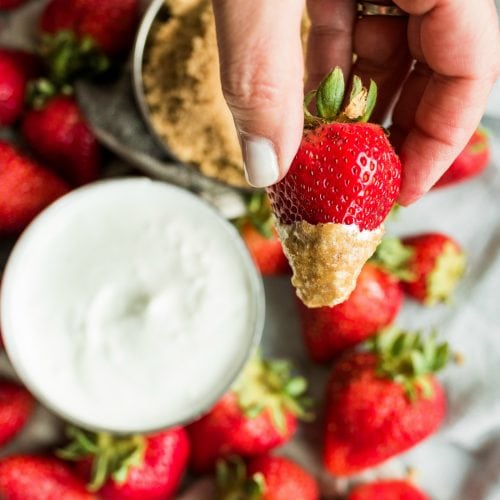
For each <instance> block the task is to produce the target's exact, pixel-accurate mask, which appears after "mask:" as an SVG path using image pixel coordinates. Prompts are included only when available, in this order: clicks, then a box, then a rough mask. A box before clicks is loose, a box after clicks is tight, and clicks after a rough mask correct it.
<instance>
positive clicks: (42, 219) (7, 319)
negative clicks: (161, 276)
mask: <svg viewBox="0 0 500 500" xmlns="http://www.w3.org/2000/svg"><path fill="white" fill-rule="evenodd" d="M123 182H155V181H150V180H147V179H144V178H142V179H137V178H130V179H128V178H125V179H120V180H104V181H98V182H96V183H92V184H90V185H87V186H85V187H82V188H79V189H77V190H75V191H72V192H71V193H69V194H67V195H66V196H64V197H62V198H61V199H60V200H58V201H56V202H55V203H54V204H52V205H51V206H50V207H49V208H47V209H46V210H44V211H43V212H42V213H41V214H40V215H39V216H38V217H37V218H36V219H35V220H34V221H33V222H32V223H31V224H30V226H29V227H28V228H27V229H26V230H25V232H24V233H23V234H22V236H21V237H20V239H19V240H18V242H17V243H16V245H15V247H14V249H13V251H12V253H11V255H10V258H9V260H8V262H7V266H6V269H5V273H4V276H3V282H2V295H1V301H0V306H1V313H2V315H1V320H2V334H3V340H4V344H5V348H6V351H7V354H8V356H9V359H10V360H11V362H12V365H13V366H14V369H15V370H16V372H17V374H18V376H19V377H20V378H21V379H22V381H23V383H24V384H25V385H26V386H27V387H28V388H29V390H30V391H31V392H32V393H33V394H34V396H35V397H36V398H37V399H38V400H40V401H41V402H42V403H43V404H44V405H45V406H46V407H47V408H49V409H50V410H52V411H53V412H54V413H55V414H57V415H59V416H60V417H61V418H63V419H64V420H67V421H69V422H71V423H73V424H75V425H77V426H79V427H83V428H86V429H89V430H92V431H96V432H111V433H118V434H134V433H152V432H158V431H161V430H165V429H167V428H171V427H175V426H179V425H185V424H187V423H189V422H192V421H194V420H196V419H197V418H199V417H200V416H201V415H203V414H204V413H206V412H207V411H208V410H209V409H210V408H211V407H212V406H213V405H214V404H215V403H216V402H217V401H218V400H219V399H220V398H221V396H223V395H224V394H225V393H226V392H227V391H228V389H229V388H230V387H231V385H232V384H233V382H234V381H235V379H236V378H237V376H238V375H239V373H240V372H241V370H242V368H243V366H244V365H245V363H246V362H247V361H248V359H249V357H250V356H251V355H252V354H253V353H254V352H255V350H256V349H257V347H258V345H259V344H260V340H261V336H262V331H263V328H264V318H265V295H264V287H263V282H262V278H261V275H260V273H259V272H258V270H257V269H256V267H255V265H254V263H253V261H252V258H251V256H250V254H249V253H248V251H247V249H246V247H245V245H244V243H243V241H242V239H241V237H240V236H239V233H238V232H237V230H236V229H235V228H234V226H233V225H232V224H230V223H229V222H227V220H225V219H224V218H223V217H222V216H221V215H220V214H219V212H218V211H217V210H215V209H214V208H213V207H212V206H211V205H210V204H208V203H206V202H204V201H203V200H200V198H199V197H196V196H195V195H192V194H190V193H188V192H187V191H185V190H182V192H183V193H184V195H185V196H192V197H193V198H194V199H195V200H196V202H197V203H202V204H204V205H205V206H206V209H207V210H209V211H210V212H212V214H213V215H214V216H215V217H216V218H218V219H219V221H220V223H221V225H222V227H224V228H225V231H227V232H228V234H229V235H230V238H231V239H232V240H233V241H234V245H235V248H236V249H237V251H238V253H239V254H240V255H241V261H242V265H243V266H244V267H245V269H246V273H247V276H248V281H249V283H250V288H251V290H250V292H251V301H252V308H253V312H252V318H253V319H252V322H251V325H249V333H248V336H247V339H246V344H245V345H242V346H241V349H242V351H241V353H239V355H238V358H239V361H238V363H236V364H235V367H234V369H233V370H232V371H231V372H228V373H227V380H226V382H225V383H224V384H222V385H221V386H219V387H214V388H213V393H212V394H210V395H209V396H208V397H206V398H205V401H206V402H205V404H204V405H203V406H200V407H198V408H196V407H194V408H193V413H192V415H190V416H189V417H188V418H187V419H182V420H173V421H171V422H165V425H164V426H162V427H161V428H130V429H127V430H120V431H119V432H116V431H115V430H114V429H110V428H104V427H99V426H93V425H88V424H87V423H86V422H84V421H82V420H79V419H78V418H75V417H72V416H70V415H68V414H67V413H66V412H65V411H64V410H61V408H60V407H59V406H58V405H57V404H54V403H53V402H50V401H49V398H47V397H46V395H45V394H44V393H43V392H41V391H40V390H39V389H38V388H37V387H36V384H34V383H33V378H32V375H31V374H30V373H28V371H27V370H26V369H25V366H26V364H25V363H24V362H23V360H22V356H21V355H20V353H19V351H18V349H17V346H16V344H15V341H14V340H13V339H14V338H15V335H16V327H15V324H14V321H12V319H11V315H10V312H9V311H10V303H11V299H10V295H11V287H12V285H13V283H14V281H15V280H16V269H17V268H18V266H20V265H21V260H22V258H26V257H25V256H24V257H22V254H23V253H24V252H25V251H26V249H27V248H28V247H29V245H30V241H31V234H32V233H34V232H35V231H38V230H39V227H41V226H42V225H43V226H45V225H46V224H47V222H48V221H49V220H50V218H51V216H52V214H53V213H55V212H56V211H60V210H64V206H65V205H66V204H67V202H68V201H69V199H70V198H71V197H72V196H74V195H75V193H77V194H78V196H81V193H82V192H84V191H86V190H91V189H93V188H95V187H96V186H97V185H99V186H102V185H103V184H108V185H112V184H117V183H123ZM162 186H163V188H164V189H166V190H181V188H178V187H176V186H169V185H167V184H162Z"/></svg>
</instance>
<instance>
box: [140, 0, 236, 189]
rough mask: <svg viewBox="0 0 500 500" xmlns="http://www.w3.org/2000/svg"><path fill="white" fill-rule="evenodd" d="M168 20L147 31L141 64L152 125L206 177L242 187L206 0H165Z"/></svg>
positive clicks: (233, 135) (173, 150)
mask: <svg viewBox="0 0 500 500" xmlns="http://www.w3.org/2000/svg"><path fill="white" fill-rule="evenodd" d="M167 5H168V7H169V9H170V11H171V15H172V16H171V18H170V19H169V20H168V21H167V22H166V23H162V24H157V25H156V26H155V28H154V30H153V32H152V33H151V35H150V36H151V38H150V45H149V48H148V50H147V55H146V62H145V67H144V87H145V93H146V100H147V102H148V104H149V106H150V109H151V118H152V122H153V126H154V127H155V129H156V130H157V132H158V134H159V135H160V137H162V139H163V140H164V141H165V142H166V143H167V144H168V145H169V147H170V149H171V150H172V152H173V153H174V154H175V155H176V156H177V157H178V158H179V159H180V160H182V161H184V162H186V163H192V164H194V165H195V166H197V167H198V168H199V169H200V170H201V172H203V173H204V174H205V175H208V176H210V177H216V178H218V179H220V180H222V181H225V182H227V183H229V184H233V185H236V186H242V185H245V177H244V174H243V167H242V165H243V162H242V158H241V151H240V147H239V144H238V138H237V135H236V131H235V128H234V124H233V120H232V117H231V114H230V112H229V110H228V108H227V105H226V103H225V101H224V98H223V96H222V91H221V89H220V78H219V66H218V63H219V61H218V55H217V44H216V37H215V23H214V18H213V13H212V8H211V4H210V1H209V0H169V1H167Z"/></svg>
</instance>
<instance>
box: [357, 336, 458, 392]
mask: <svg viewBox="0 0 500 500" xmlns="http://www.w3.org/2000/svg"><path fill="white" fill-rule="evenodd" d="M366 347H367V349H368V351H369V352H373V353H374V354H376V355H377V359H378V365H377V374H378V376H380V377H381V378H389V379H391V380H394V381H395V382H398V383H400V384H402V385H403V387H404V389H405V392H406V394H407V396H408V398H409V399H410V400H411V401H414V400H415V399H416V398H417V395H418V392H417V391H418V389H420V391H421V392H422V395H423V396H424V397H425V398H430V397H432V395H433V387H432V384H431V383H430V380H429V377H428V376H429V375H432V374H434V373H437V372H438V371H440V370H442V369H443V368H444V367H445V365H446V363H447V362H448V359H449V347H448V344H447V343H446V342H444V343H437V341H436V335H435V333H433V334H432V335H430V336H429V337H428V338H427V339H425V340H424V339H423V337H422V334H421V332H418V331H417V332H404V331H402V330H400V329H398V328H396V327H393V328H389V329H387V330H385V331H383V332H381V333H380V334H378V335H376V336H375V337H373V338H372V339H370V340H368V341H367V343H366Z"/></svg>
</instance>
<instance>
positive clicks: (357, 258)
mask: <svg viewBox="0 0 500 500" xmlns="http://www.w3.org/2000/svg"><path fill="white" fill-rule="evenodd" d="M376 93H377V89H376V85H375V83H374V82H373V81H372V82H371V84H370V88H369V90H367V89H365V88H363V87H362V83H361V80H360V79H359V78H358V77H355V78H354V82H353V89H352V92H351V96H350V102H349V104H348V105H347V106H346V108H345V109H344V111H342V112H340V106H341V104H342V101H343V95H344V80H343V77H342V72H341V70H340V69H338V68H336V69H335V70H334V71H333V72H332V73H330V74H329V75H328V76H327V77H326V78H325V80H324V81H323V82H322V83H321V85H320V87H319V88H318V90H317V91H316V92H315V96H316V108H317V112H318V116H312V115H310V114H309V113H306V116H305V124H306V129H305V131H304V136H303V139H302V143H301V145H300V147H299V150H298V152H297V154H296V156H295V158H294V160H293V162H292V165H291V167H290V170H289V171H288V174H287V175H286V176H285V177H284V178H283V179H282V180H281V181H280V182H278V183H277V184H275V185H274V186H271V187H270V188H269V189H268V194H269V198H270V201H271V205H272V208H273V210H274V213H275V215H276V216H277V218H278V224H277V229H278V233H279V235H280V238H281V240H282V243H283V246H284V249H285V253H286V254H287V257H288V259H289V261H290V264H291V266H292V268H293V271H294V277H293V279H292V283H293V284H294V285H295V286H296V287H297V293H298V295H299V297H300V298H301V299H302V301H303V302H304V303H305V304H306V305H308V306H309V307H321V306H334V305H336V304H339V303H341V302H343V301H344V300H346V299H347V297H348V296H349V294H350V293H351V292H352V290H353V289H354V287H355V284H356V278H357V276H358V274H359V272H360V271H361V268H362V266H363V264H364V263H365V261H366V260H367V259H368V258H369V257H370V255H371V254H372V253H373V252H374V251H375V248H376V246H377V244H378V242H379V241H380V238H381V236H382V232H383V227H382V223H383V221H384V220H385V218H386V217H387V215H388V213H389V211H390V210H391V207H392V206H393V204H394V202H395V200H396V198H397V196H398V194H399V187H400V180H401V164H400V161H399V159H398V157H397V156H396V154H395V152H394V150H393V149H392V147H391V145H390V143H389V141H388V139H387V136H386V134H385V132H384V130H383V129H382V127H380V126H378V125H374V124H369V123H365V122H366V121H367V120H368V118H369V116H370V113H371V111H372V110H373V107H374V105H375V100H376ZM312 95H313V94H309V95H308V96H307V98H306V105H307V104H308V102H309V101H310V100H311V97H312Z"/></svg>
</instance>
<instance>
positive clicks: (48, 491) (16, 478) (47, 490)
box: [0, 455, 95, 500]
mask: <svg viewBox="0 0 500 500" xmlns="http://www.w3.org/2000/svg"><path fill="white" fill-rule="evenodd" d="M0 498H5V499H8V500H52V499H54V500H55V499H61V500H94V499H95V497H94V495H92V494H91V493H89V492H87V491H86V489H85V485H84V484H83V483H82V482H81V481H80V480H79V479H78V478H77V477H75V475H74V474H73V472H72V471H71V470H70V469H69V468H68V467H67V466H66V465H65V464H64V463H62V462H60V461H59V460H56V459H54V458H47V457H39V456H32V455H16V456H10V457H6V458H2V459H1V460H0Z"/></svg>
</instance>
